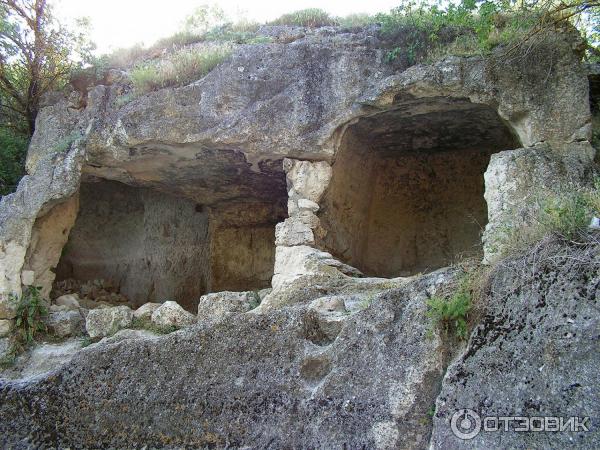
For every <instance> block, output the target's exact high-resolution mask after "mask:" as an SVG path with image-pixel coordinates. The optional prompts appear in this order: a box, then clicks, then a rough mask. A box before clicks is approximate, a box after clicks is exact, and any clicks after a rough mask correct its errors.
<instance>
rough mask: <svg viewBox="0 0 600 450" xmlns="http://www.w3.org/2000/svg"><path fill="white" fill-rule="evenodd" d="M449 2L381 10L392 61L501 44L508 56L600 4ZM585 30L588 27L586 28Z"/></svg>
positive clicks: (466, 52) (588, 14)
mask: <svg viewBox="0 0 600 450" xmlns="http://www.w3.org/2000/svg"><path fill="white" fill-rule="evenodd" d="M445 5H446V6H440V3H439V2H431V1H424V2H418V3H417V2H416V1H414V0H410V1H407V2H404V3H403V4H402V5H401V6H399V7H397V8H394V9H392V10H391V11H390V12H389V13H382V14H378V15H377V16H376V20H377V21H378V22H379V23H380V24H381V34H382V36H383V37H384V38H386V39H388V40H390V41H391V42H392V45H393V47H392V49H391V50H390V51H389V52H388V60H390V61H392V60H395V59H398V58H401V57H402V58H404V60H405V61H406V62H408V63H409V64H414V63H416V62H419V61H421V60H423V59H425V58H426V57H427V56H428V55H429V57H432V56H433V57H439V56H443V55H445V54H459V55H472V54H485V53H488V52H490V51H491V50H493V49H494V48H496V47H498V46H502V47H503V50H504V56H508V55H510V54H513V53H517V52H519V51H520V50H521V51H523V49H524V48H529V47H530V46H531V45H532V44H533V41H534V40H535V38H536V37H540V36H541V35H543V32H544V31H546V30H548V29H552V28H556V27H558V26H560V25H561V24H565V23H569V24H571V25H577V24H579V22H578V19H579V18H581V17H583V16H585V17H588V18H589V17H595V15H596V14H597V10H598V6H599V5H600V3H596V2H581V1H579V0H576V1H575V2H572V3H568V4H565V3H557V2H555V1H553V0H545V1H541V2H533V3H525V2H516V1H514V0H483V1H477V0H461V1H459V2H450V3H447V4H445ZM580 28H581V26H580ZM581 29H583V30H584V31H585V27H583V28H581ZM598 36H600V34H599V35H598Z"/></svg>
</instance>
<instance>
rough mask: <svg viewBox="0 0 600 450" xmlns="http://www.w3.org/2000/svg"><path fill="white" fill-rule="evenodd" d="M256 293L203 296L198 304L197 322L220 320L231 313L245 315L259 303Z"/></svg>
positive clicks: (223, 293) (221, 293)
mask: <svg viewBox="0 0 600 450" xmlns="http://www.w3.org/2000/svg"><path fill="white" fill-rule="evenodd" d="M260 300H261V298H260V295H259V294H257V293H256V292H252V291H249V292H227V291H224V292H214V293H212V294H207V295H203V296H202V297H201V298H200V302H199V303H198V321H202V320H220V319H222V318H223V317H226V316H227V315H229V314H231V313H245V312H248V311H250V310H251V309H254V308H256V307H257V306H258V304H259V303H260Z"/></svg>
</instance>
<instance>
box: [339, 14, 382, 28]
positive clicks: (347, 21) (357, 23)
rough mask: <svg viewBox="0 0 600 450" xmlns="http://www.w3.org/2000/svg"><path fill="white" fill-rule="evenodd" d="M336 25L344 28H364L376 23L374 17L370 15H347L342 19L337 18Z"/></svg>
mask: <svg viewBox="0 0 600 450" xmlns="http://www.w3.org/2000/svg"><path fill="white" fill-rule="evenodd" d="M336 22H337V25H340V26H342V27H345V28H361V27H366V26H367V25H371V24H374V23H377V20H376V18H375V16H371V15H370V14H364V13H359V14H349V15H347V16H344V17H338V18H337V19H336Z"/></svg>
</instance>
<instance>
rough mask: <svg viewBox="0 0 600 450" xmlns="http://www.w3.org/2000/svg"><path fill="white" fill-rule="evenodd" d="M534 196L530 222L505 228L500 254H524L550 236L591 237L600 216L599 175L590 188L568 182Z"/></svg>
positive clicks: (568, 238) (569, 238) (582, 238)
mask: <svg viewBox="0 0 600 450" xmlns="http://www.w3.org/2000/svg"><path fill="white" fill-rule="evenodd" d="M532 198H533V205H534V208H533V210H534V212H532V213H530V214H529V217H527V222H528V224H526V225H522V226H519V227H511V228H510V229H506V230H505V233H504V236H503V237H502V238H500V239H499V241H500V242H499V243H500V244H501V248H502V254H501V255H499V256H501V257H502V256H503V257H506V256H509V255H512V254H517V253H521V252H522V251H524V250H527V249H529V248H530V247H531V246H532V245H534V244H535V243H537V242H540V241H541V240H542V239H543V238H544V237H546V236H550V235H554V236H557V237H559V238H561V239H563V240H566V241H572V242H579V241H586V240H588V236H589V234H590V231H589V230H588V226H589V224H590V222H591V219H592V217H594V216H595V217H600V177H597V178H596V179H595V181H594V183H593V185H592V186H589V187H581V186H574V185H570V184H566V185H563V186H558V187H557V188H556V190H555V192H551V193H548V192H542V193H534V194H533V195H532Z"/></svg>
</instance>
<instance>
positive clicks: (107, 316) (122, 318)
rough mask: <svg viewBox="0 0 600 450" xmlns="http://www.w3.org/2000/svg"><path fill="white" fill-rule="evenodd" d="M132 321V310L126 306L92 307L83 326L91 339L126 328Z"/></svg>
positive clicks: (109, 334)
mask: <svg viewBox="0 0 600 450" xmlns="http://www.w3.org/2000/svg"><path fill="white" fill-rule="evenodd" d="M132 321H133V311H131V308H129V307H128V306H114V307H112V308H101V309H92V310H91V311H90V312H89V313H88V315H87V318H86V321H85V328H86V331H87V333H88V334H89V335H90V337H91V338H92V339H94V338H99V337H106V336H111V335H113V334H115V333H116V332H117V331H119V330H121V329H123V328H127V327H128V326H130V325H131V322H132Z"/></svg>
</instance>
